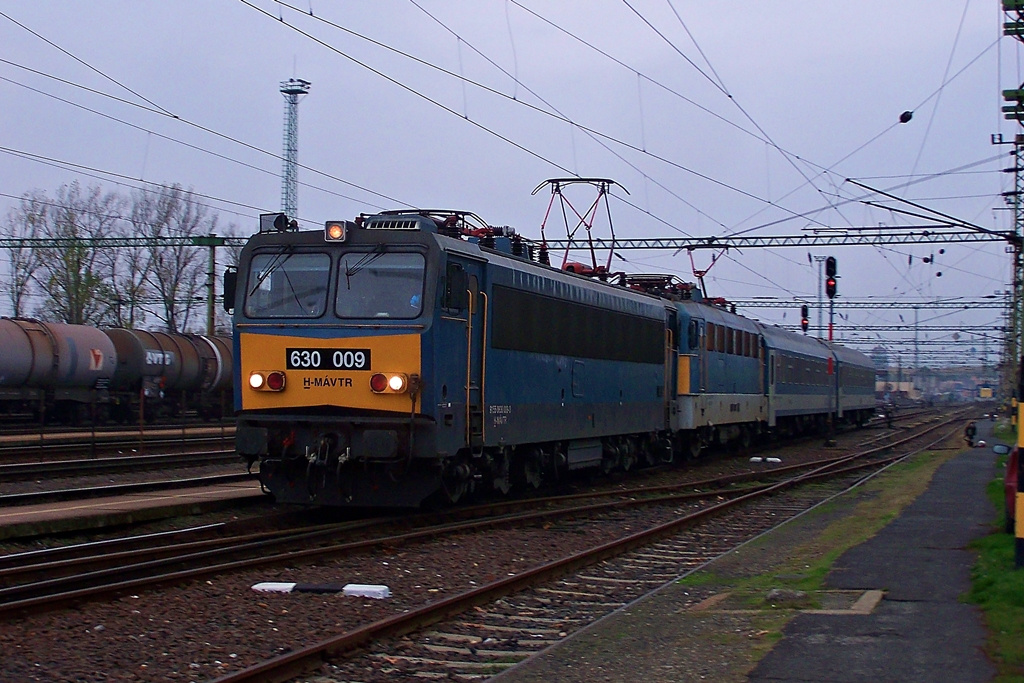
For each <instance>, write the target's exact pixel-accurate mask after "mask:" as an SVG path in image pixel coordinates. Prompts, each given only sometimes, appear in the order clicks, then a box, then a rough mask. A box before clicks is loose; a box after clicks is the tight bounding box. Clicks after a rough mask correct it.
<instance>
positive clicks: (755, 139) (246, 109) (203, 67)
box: [0, 0, 1022, 364]
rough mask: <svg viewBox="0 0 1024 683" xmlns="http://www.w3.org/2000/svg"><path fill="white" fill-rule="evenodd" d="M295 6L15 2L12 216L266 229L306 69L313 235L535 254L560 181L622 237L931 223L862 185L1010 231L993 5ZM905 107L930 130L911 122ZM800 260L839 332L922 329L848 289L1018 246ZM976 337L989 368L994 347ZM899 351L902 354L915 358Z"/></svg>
mask: <svg viewBox="0 0 1024 683" xmlns="http://www.w3.org/2000/svg"><path fill="white" fill-rule="evenodd" d="M289 1H290V2H291V3H292V4H289V3H275V2H270V1H269V0H202V1H197V0H174V1H173V2H155V1H148V2H138V1H131V0H120V1H118V0H93V1H92V2H82V1H77V2H75V1H71V0H34V1H33V2H12V1H10V0H0V12H2V15H3V16H0V26H2V33H0V36H2V38H3V40H2V42H0V59H2V60H3V61H2V62H0V97H2V103H3V104H2V106H0V148H2V151H3V155H4V158H3V163H2V165H0V168H2V169H3V171H2V173H0V193H2V196H0V202H2V207H0V208H2V209H3V213H6V211H7V209H8V208H9V207H11V206H13V205H15V204H16V203H17V199H16V198H17V197H19V196H20V195H22V194H23V193H24V192H27V191H30V190H35V189H41V190H45V191H47V192H48V193H50V194H53V193H54V192H55V190H56V189H57V188H59V187H60V186H61V185H62V184H66V183H70V182H72V181H75V180H77V181H78V182H80V183H82V184H84V185H90V184H102V185H103V186H104V187H105V188H109V189H116V190H119V191H121V192H123V193H125V194H128V193H129V192H130V190H131V188H133V187H137V186H139V185H140V184H141V183H143V182H146V183H179V184H181V185H183V186H185V187H187V188H191V189H192V190H194V191H195V192H196V193H199V194H200V195H203V196H204V197H205V198H204V199H203V201H204V202H207V203H209V204H211V205H212V206H213V207H215V208H216V210H217V211H218V212H220V221H221V226H223V227H224V228H225V231H226V229H227V226H228V224H234V225H235V226H236V230H237V231H238V233H239V234H249V233H251V232H253V231H254V230H255V229H256V216H257V214H259V213H260V212H263V211H276V210H279V209H280V205H281V160H280V156H281V154H282V135H283V123H284V98H283V97H282V95H281V94H280V93H279V92H278V88H279V83H280V82H281V81H282V80H286V79H288V78H291V77H296V78H301V79H305V80H308V81H310V82H311V83H312V87H311V89H310V93H309V94H308V95H307V96H305V97H304V98H303V99H302V100H301V104H300V107H299V161H300V164H301V165H302V168H300V170H299V180H300V187H299V191H298V204H299V216H300V218H301V220H302V223H303V227H306V228H316V227H318V226H319V225H322V223H323V221H325V220H328V219H336V218H352V217H353V216H355V215H356V214H358V213H360V212H375V211H378V210H381V209H390V208H399V207H401V206H420V207H443V208H457V209H464V210H469V211H473V212H476V213H477V214H479V215H480V216H482V217H483V218H484V219H485V220H487V221H488V222H489V223H491V224H493V225H510V226H513V227H515V228H516V229H517V230H518V231H519V232H521V233H522V234H524V235H525V236H527V237H538V236H539V230H540V224H541V221H542V219H543V217H544V214H545V211H546V209H547V203H548V200H549V198H550V194H549V193H548V192H547V191H542V192H539V193H538V194H536V195H531V192H532V191H533V189H534V188H535V187H536V186H537V185H538V184H539V183H540V182H541V181H543V180H544V179H546V178H553V177H565V176H571V175H580V176H585V177H604V178H610V179H613V180H615V181H616V182H617V183H618V184H619V187H620V188H622V189H616V191H615V193H614V196H613V197H612V199H611V212H612V219H613V221H614V227H615V232H616V235H618V236H619V237H686V236H712V235H729V234H733V233H736V232H741V231H746V232H744V234H747V235H773V236H777V235H799V234H802V231H805V230H808V229H812V228H815V227H818V228H820V227H822V226H830V227H843V226H856V227H864V226H876V225H879V224H884V225H909V224H914V223H915V219H911V218H908V217H906V216H901V215H898V214H895V213H892V212H890V211H885V210H881V209H878V208H873V207H869V206H866V205H864V204H861V203H858V202H856V201H850V200H855V199H860V198H864V197H866V195H867V193H866V192H865V191H864V190H862V189H860V188H858V187H856V186H853V185H851V184H849V183H845V182H844V180H845V179H846V178H854V179H858V180H859V181H860V182H863V183H866V184H868V185H870V186H872V187H875V188H879V189H885V190H887V191H889V192H891V193H893V194H896V195H898V196H901V197H905V198H907V199H909V200H912V201H914V202H917V203H919V204H923V205H925V206H927V207H930V208H933V209H935V210H938V211H942V212H943V213H947V214H950V215H952V216H955V217H957V218H959V219H962V220H965V221H970V222H972V223H975V224H978V225H980V226H983V227H985V228H995V229H1008V228H1009V227H1010V226H1011V225H1012V215H1011V214H1010V212H1008V211H1005V210H1002V209H1003V208H1004V206H1005V204H1004V202H1003V200H1002V197H1001V196H1000V193H1001V192H1003V191H1005V190H1007V189H1009V188H1010V185H1011V176H1010V175H1009V174H1006V173H1002V172H1001V170H1000V169H1002V168H1004V167H1006V166H1009V165H1010V163H1009V158H1008V157H1007V156H1006V153H1007V151H1008V150H1009V147H1005V146H1004V147H998V146H993V145H992V144H991V135H992V134H994V133H1002V134H1003V135H1004V136H1005V137H1006V138H1008V139H1010V138H1012V136H1013V135H1014V134H1015V133H1016V132H1017V125H1016V124H1011V123H1009V122H1005V121H1003V120H1002V115H1001V113H1000V106H1001V105H1002V102H1001V97H1000V90H1001V89H1003V88H1011V87H1016V86H1017V85H1018V84H1019V83H1020V82H1021V80H1022V76H1021V69H1020V65H1019V52H1018V50H1017V43H1016V42H1015V41H1014V40H1012V39H1010V38H1001V37H1000V33H1001V24H1002V21H1003V16H1002V13H1001V10H1000V6H999V5H1000V3H999V2H997V0H970V1H967V2H965V1H963V0H957V1H954V0H940V1H938V2H937V1H935V0H930V1H926V0H899V2H893V1H892V0H858V1H857V2H850V3H835V2H820V1H818V2H811V1H809V0H784V1H783V0H762V1H760V2H755V3H747V4H745V5H743V6H736V5H734V4H729V5H726V4H723V3H711V2H697V1H696V0H586V1H583V0H561V1H560V2H550V1H548V2H545V1H544V0H500V1H499V0H461V1H460V0H446V1H444V2H441V1H439V0H377V1H375V2H355V1H344V2H343V1H333V2H328V1H326V0H289ZM58 79H59V80H58ZM87 89H89V90H87ZM904 111H912V112H913V118H912V120H911V121H910V122H908V123H906V124H900V123H899V117H900V114H901V113H902V112H904ZM44 160H45V161H44ZM71 164H74V165H76V166H74V167H72V166H70V165H71ZM957 169H962V170H959V171H957ZM951 171H955V172H951ZM627 191H628V193H629V194H626V192H627ZM570 198H572V199H573V200H574V201H575V202H576V203H577V204H581V205H587V204H588V203H589V201H591V196H590V194H589V192H577V193H574V194H573V195H572V196H571V197H570ZM873 199H875V200H880V199H881V198H879V197H874V198H873ZM889 204H890V205H892V206H898V205H896V204H894V203H892V202H889ZM906 208H910V207H906ZM762 226H768V227H762ZM564 231H565V228H564V225H563V224H562V223H561V222H549V223H548V225H547V228H546V234H547V235H548V237H560V236H564ZM595 231H597V233H598V234H606V231H607V221H606V220H603V219H602V220H600V221H598V223H597V225H596V226H595ZM939 248H944V249H945V253H943V254H939ZM811 251H812V252H813V255H818V256H823V255H826V254H832V255H834V256H836V257H837V259H838V260H839V271H840V274H841V276H842V279H841V281H840V292H841V295H842V296H841V298H840V299H837V302H838V304H839V305H838V309H839V311H840V312H842V313H844V315H847V316H848V320H843V319H839V320H837V337H841V338H847V339H849V338H850V335H851V333H853V332H854V331H855V329H856V327H857V326H858V325H879V324H900V319H899V315H901V314H902V316H903V322H904V323H907V324H908V327H909V326H910V324H911V323H912V322H913V313H912V312H911V311H909V310H905V311H892V312H889V311H884V310H851V311H848V312H844V311H843V310H842V306H841V302H842V299H843V298H846V299H855V300H864V299H868V298H870V297H874V298H877V299H878V300H879V301H892V300H905V301H921V300H924V299H935V298H955V297H963V298H964V299H966V300H977V299H980V298H981V297H985V296H989V295H992V294H994V293H997V292H1002V291H1003V290H1006V289H1007V288H1008V282H1009V280H1010V275H1011V268H1010V257H1009V255H1007V254H1005V253H1004V245H1003V244H1001V243H986V244H953V245H908V246H899V247H890V248H876V247H863V246H862V247H836V248H830V249H828V250H823V249H815V250H811ZM621 254H622V256H624V257H625V258H626V259H628V262H623V261H621V260H616V261H614V262H613V267H616V268H622V269H625V270H628V271H639V272H671V273H675V274H677V275H679V276H681V277H683V278H684V279H687V280H693V279H694V277H693V268H694V267H696V268H697V269H701V270H703V269H708V268H709V266H710V265H711V255H712V252H709V251H698V252H695V253H694V263H693V264H691V261H690V258H689V256H688V255H687V254H686V253H685V252H684V253H681V254H674V253H672V252H649V253H643V252H621ZM930 255H934V256H935V262H934V263H932V264H927V263H924V262H923V261H922V258H923V257H926V256H930ZM940 272H941V273H942V275H941V277H940V276H938V273H940ZM706 284H707V287H708V290H709V293H710V294H712V295H714V296H724V297H726V298H729V299H739V300H746V299H752V298H754V297H763V296H774V297H779V298H780V299H783V300H787V301H788V300H793V299H795V298H804V299H808V300H810V301H812V302H813V301H816V299H817V286H818V268H817V264H814V265H812V264H810V263H809V262H808V249H807V248H799V247H797V248H779V249H745V250H742V251H740V252H737V251H735V250H733V251H730V252H728V253H726V254H723V255H722V256H721V258H720V259H719V260H718V261H717V262H716V263H715V265H714V267H712V268H711V269H710V271H709V272H708V275H707V278H706ZM2 312H3V311H0V313H2ZM746 312H747V313H748V314H749V315H752V316H754V317H758V318H761V319H764V320H766V321H768V322H778V323H789V324H792V323H795V322H797V320H798V318H799V312H798V311H796V310H787V311H783V310H773V309H750V310H747V311H746ZM784 313H785V318H783V314H784ZM815 322H816V318H815V317H814V316H813V315H812V324H814V323H815ZM919 322H920V323H921V324H927V325H960V326H962V327H963V328H964V332H963V333H961V335H960V336H961V338H964V337H966V338H970V335H971V333H972V330H974V331H977V330H981V329H982V328H984V331H985V333H986V334H987V335H989V336H990V337H991V336H993V335H995V334H996V333H994V332H992V331H991V328H992V327H994V326H998V325H1001V324H1002V314H1001V312H1000V311H996V310H982V311H963V312H954V313H949V312H945V313H943V312H935V311H925V310H921V311H920V312H919ZM859 334H864V333H859ZM952 334H953V332H952V331H945V332H943V331H928V332H920V334H919V338H920V339H921V340H925V339H928V340H941V339H946V338H949V337H951V336H952ZM870 336H871V337H874V338H877V340H878V341H882V340H892V339H894V338H896V337H899V336H901V335H899V334H894V333H875V332H871V333H870ZM902 336H904V337H905V336H907V335H902ZM911 336H912V335H911ZM976 339H977V344H976V345H975V348H976V349H977V351H976V352H975V353H974V354H971V357H972V358H976V357H977V356H978V355H980V354H981V353H982V352H983V351H984V349H985V344H986V342H985V341H984V339H983V337H982V336H980V335H978V336H977V337H976ZM887 343H888V344H889V346H890V348H891V349H893V350H901V351H902V352H903V355H904V358H905V359H906V360H904V361H903V362H904V364H908V363H909V362H910V359H911V356H912V349H911V348H910V347H907V346H897V345H893V344H892V343H891V342H887ZM996 347H997V343H996V341H994V340H990V341H989V342H988V350H989V352H990V359H992V358H994V354H995V352H996ZM920 348H921V351H922V353H923V352H924V351H926V350H928V349H930V348H931V347H925V346H921V347H920Z"/></svg>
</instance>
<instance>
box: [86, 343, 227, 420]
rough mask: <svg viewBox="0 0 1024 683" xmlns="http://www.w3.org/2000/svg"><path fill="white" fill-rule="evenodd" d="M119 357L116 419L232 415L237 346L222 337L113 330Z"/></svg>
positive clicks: (115, 378) (113, 384) (114, 380)
mask: <svg viewBox="0 0 1024 683" xmlns="http://www.w3.org/2000/svg"><path fill="white" fill-rule="evenodd" d="M104 333H105V334H106V335H107V336H109V337H110V339H111V341H112V342H113V343H114V347H115V349H116V351H117V369H116V372H115V373H114V376H113V378H112V379H111V388H112V390H113V392H114V393H113V395H112V399H113V401H114V405H113V406H112V412H113V413H114V415H113V416H114V417H115V418H116V419H120V420H122V421H125V420H134V419H137V418H138V417H139V416H141V417H142V418H143V419H146V420H150V421H152V420H154V419H156V418H158V417H168V416H178V415H182V414H183V413H185V412H187V411H195V412H196V413H197V414H198V415H199V416H200V417H203V418H211V417H220V416H222V415H223V414H225V413H226V412H228V409H227V408H228V404H229V400H230V399H229V394H230V392H231V381H232V367H233V363H232V356H231V342H230V340H229V339H227V338H225V337H220V336H204V335H198V334H177V333H170V332H156V331H147V330H136V329H127V328H109V329H106V330H104Z"/></svg>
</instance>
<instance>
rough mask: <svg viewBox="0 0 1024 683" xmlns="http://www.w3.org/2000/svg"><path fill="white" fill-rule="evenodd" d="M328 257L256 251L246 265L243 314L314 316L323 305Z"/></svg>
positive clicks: (319, 312)
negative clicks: (259, 252)
mask: <svg viewBox="0 0 1024 683" xmlns="http://www.w3.org/2000/svg"><path fill="white" fill-rule="evenodd" d="M330 272H331V257H330V256H328V255H327V254H299V253H295V252H284V251H282V252H276V253H272V254H256V255H254V256H253V257H252V263H251V264H250V266H249V278H248V283H249V284H248V285H247V287H246V290H247V291H246V297H245V314H246V315H247V316H249V317H250V318H318V317H320V316H321V315H323V313H324V310H326V308H327V283H328V282H329V281H330Z"/></svg>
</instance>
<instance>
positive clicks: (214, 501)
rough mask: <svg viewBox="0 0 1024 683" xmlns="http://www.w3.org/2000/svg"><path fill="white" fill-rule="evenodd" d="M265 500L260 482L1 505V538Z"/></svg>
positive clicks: (145, 519) (91, 527) (67, 530)
mask: <svg viewBox="0 0 1024 683" xmlns="http://www.w3.org/2000/svg"><path fill="white" fill-rule="evenodd" d="M264 500H266V496H265V495H263V493H261V492H260V485H259V481H257V480H256V479H255V477H254V478H253V479H252V480H251V481H243V482H235V483H231V484H221V485H218V486H209V487H202V488H192V489H175V490H171V491H150V492H146V493H133V494H127V495H121V496H112V497H110V498H91V499H89V500H77V501H67V502H62V503H44V504H39V505H18V506H12V507H6V508H0V540H10V539H15V538H29V537H33V536H42V535H45V534H52V533H61V532H69V531H79V530H83V529H97V528H101V527H104V526H117V525H120V524H130V523H138V522H144V521H153V520H158V519H165V518H167V517H174V516H180V515H185V514H198V513H200V512H208V511H210V510H215V509H219V508H224V507H228V506H232V505H242V504H246V503H258V502H261V501H264Z"/></svg>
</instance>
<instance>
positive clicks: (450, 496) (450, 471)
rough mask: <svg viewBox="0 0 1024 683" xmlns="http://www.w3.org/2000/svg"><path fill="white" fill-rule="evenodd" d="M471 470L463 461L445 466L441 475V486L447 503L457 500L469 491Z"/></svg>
mask: <svg viewBox="0 0 1024 683" xmlns="http://www.w3.org/2000/svg"><path fill="white" fill-rule="evenodd" d="M471 480H472V472H471V470H470V468H469V465H467V464H466V463H464V462H461V461H459V462H455V463H453V464H451V465H449V466H448V467H446V468H445V471H444V474H442V475H441V487H442V489H443V490H444V496H445V498H446V499H447V500H448V502H449V503H457V502H459V501H460V500H461V499H462V497H463V496H465V495H466V494H467V493H468V492H469V485H470V482H471Z"/></svg>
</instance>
